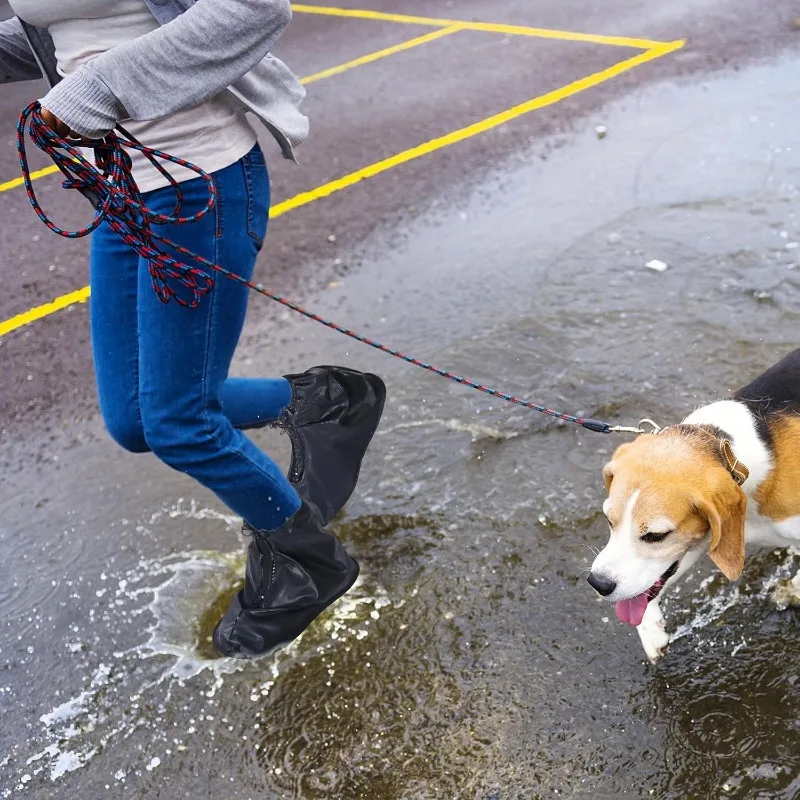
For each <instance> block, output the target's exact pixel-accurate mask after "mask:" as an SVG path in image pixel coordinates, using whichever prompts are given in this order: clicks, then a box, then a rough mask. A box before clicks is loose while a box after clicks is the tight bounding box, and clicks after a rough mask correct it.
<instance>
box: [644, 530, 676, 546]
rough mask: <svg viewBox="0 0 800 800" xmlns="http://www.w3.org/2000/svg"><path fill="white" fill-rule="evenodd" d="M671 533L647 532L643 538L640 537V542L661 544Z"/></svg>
mask: <svg viewBox="0 0 800 800" xmlns="http://www.w3.org/2000/svg"><path fill="white" fill-rule="evenodd" d="M671 533H672V531H667V532H666V533H654V532H653V531H648V532H647V533H646V534H645V535H644V536H642V541H643V542H647V543H648V544H658V542H663V541H664V539H666V538H667V536H669V535H670V534H671Z"/></svg>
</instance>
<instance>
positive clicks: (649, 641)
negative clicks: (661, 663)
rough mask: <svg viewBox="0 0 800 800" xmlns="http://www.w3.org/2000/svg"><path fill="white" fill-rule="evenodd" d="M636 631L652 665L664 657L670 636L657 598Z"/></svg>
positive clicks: (650, 605) (648, 606)
mask: <svg viewBox="0 0 800 800" xmlns="http://www.w3.org/2000/svg"><path fill="white" fill-rule="evenodd" d="M636 631H637V632H638V634H639V638H640V639H641V641H642V647H644V652H645V655H646V656H647V658H648V660H649V661H650V663H651V664H655V663H656V661H658V659H659V658H661V656H663V655H664V653H665V652H666V650H667V645H668V644H669V634H668V633H667V630H666V624H665V622H664V615H663V614H662V613H661V608H660V607H659V605H658V599H657V598H656V599H655V600H651V601H650V602H649V603H648V604H647V609H646V610H645V612H644V619H642V622H641V624H640V625H639V626H638V627H637V628H636Z"/></svg>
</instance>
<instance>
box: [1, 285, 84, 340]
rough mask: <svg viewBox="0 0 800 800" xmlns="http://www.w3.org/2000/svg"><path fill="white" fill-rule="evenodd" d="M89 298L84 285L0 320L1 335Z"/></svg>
mask: <svg viewBox="0 0 800 800" xmlns="http://www.w3.org/2000/svg"><path fill="white" fill-rule="evenodd" d="M88 299H89V287H88V286H84V287H83V289H78V290H77V291H75V292H70V293H69V294H62V295H61V297H57V298H56V299H55V300H53V302H52V303H45V304H44V305H42V306H36V308H32V309H31V310H30V311H26V312H25V313H24V314H17V316H16V317H11V319H7V320H5V322H0V336H5V335H6V334H7V333H11V331H15V330H16V329H17V328H21V327H22V326H23V325H30V324H31V322H36V320H37V319H43V318H44V317H48V316H50V314H55V313H56V311H61V309H62V308H66V307H67V306H71V305H74V304H75V303H85V302H86V301H87V300H88Z"/></svg>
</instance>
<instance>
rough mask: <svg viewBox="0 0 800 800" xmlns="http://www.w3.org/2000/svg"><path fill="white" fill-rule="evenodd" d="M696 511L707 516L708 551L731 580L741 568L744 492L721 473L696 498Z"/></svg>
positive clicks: (742, 559) (742, 561)
mask: <svg viewBox="0 0 800 800" xmlns="http://www.w3.org/2000/svg"><path fill="white" fill-rule="evenodd" d="M696 506H697V508H698V509H699V511H700V512H701V513H702V514H703V515H704V516H705V517H706V519H707V520H708V527H709V530H710V531H711V545H710V546H709V549H708V554H709V556H710V557H711V560H712V561H713V562H714V563H715V564H716V565H717V567H719V569H720V571H721V572H722V574H723V575H725V577H726V578H727V579H728V580H730V581H735V580H736V579H737V578H738V577H739V576H740V575H741V574H742V570H743V569H744V552H745V544H744V524H745V515H746V513H747V495H746V494H745V493H744V492H743V491H742V489H741V488H740V487H739V486H737V484H736V482H735V481H734V480H733V479H732V478H731V477H730V475H728V474H727V473H725V474H724V475H720V480H719V481H718V485H717V486H715V487H714V490H713V491H712V492H711V493H710V494H709V495H708V496H705V497H702V498H700V499H699V500H698V501H697V502H696Z"/></svg>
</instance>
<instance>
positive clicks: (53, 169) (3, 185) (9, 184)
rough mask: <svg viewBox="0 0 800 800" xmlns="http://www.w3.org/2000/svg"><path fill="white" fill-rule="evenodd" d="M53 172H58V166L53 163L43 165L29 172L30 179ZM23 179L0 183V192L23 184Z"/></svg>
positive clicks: (42, 176)
mask: <svg viewBox="0 0 800 800" xmlns="http://www.w3.org/2000/svg"><path fill="white" fill-rule="evenodd" d="M54 172H58V167H57V166H56V165H55V164H53V166H52V167H45V168H44V169H37V170H36V172H31V180H34V181H35V180H36V179H37V178H44V176H45V175H52V174H53V173H54ZM24 185H25V181H23V180H22V178H14V179H13V180H10V181H6V182H5V183H0V192H7V191H8V190H9V189H16V188H17V187H19V186H24Z"/></svg>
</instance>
